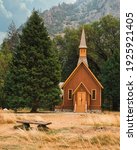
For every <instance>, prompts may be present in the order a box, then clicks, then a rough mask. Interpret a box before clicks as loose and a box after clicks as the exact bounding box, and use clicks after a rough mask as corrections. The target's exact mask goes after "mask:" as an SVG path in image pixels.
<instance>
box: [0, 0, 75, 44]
mask: <svg viewBox="0 0 137 150" xmlns="http://www.w3.org/2000/svg"><path fill="white" fill-rule="evenodd" d="M75 1H76V0H0V44H1V43H2V41H3V39H4V37H6V35H7V31H8V27H9V25H10V24H11V22H12V20H13V21H14V23H15V25H16V27H17V28H18V27H19V26H20V25H21V24H23V23H24V22H25V21H26V20H27V18H28V17H29V16H30V15H31V12H32V10H33V8H35V9H36V10H40V11H41V12H42V11H44V10H47V9H50V8H51V7H53V6H56V5H58V4H59V3H62V2H66V3H74V2H75Z"/></svg>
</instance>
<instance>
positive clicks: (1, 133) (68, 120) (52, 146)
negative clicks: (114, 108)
mask: <svg viewBox="0 0 137 150" xmlns="http://www.w3.org/2000/svg"><path fill="white" fill-rule="evenodd" d="M17 120H36V121H45V122H52V124H51V125H49V126H48V127H49V129H48V130H47V131H39V130H38V129H37V127H36V125H31V126H32V129H31V130H29V131H26V130H23V129H14V126H16V125H17V123H16V121H17ZM110 149H111V150H119V149H120V114H119V112H102V113H67V112H65V113H63V112H58V113H57V112H56V113H35V114H34V113H13V112H9V111H7V112H5V111H2V110H0V150H110Z"/></svg>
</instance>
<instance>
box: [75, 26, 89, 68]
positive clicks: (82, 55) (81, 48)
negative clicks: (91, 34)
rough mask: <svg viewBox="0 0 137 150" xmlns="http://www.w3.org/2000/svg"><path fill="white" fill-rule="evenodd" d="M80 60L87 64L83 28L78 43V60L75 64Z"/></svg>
mask: <svg viewBox="0 0 137 150" xmlns="http://www.w3.org/2000/svg"><path fill="white" fill-rule="evenodd" d="M81 62H84V63H85V64H86V65H87V66H88V62H87V44H86V38H85V31H84V28H83V29H82V34H81V41H80V45H79V60H78V64H77V65H79V64H80V63H81Z"/></svg>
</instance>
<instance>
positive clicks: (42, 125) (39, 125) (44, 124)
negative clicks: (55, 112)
mask: <svg viewBox="0 0 137 150" xmlns="http://www.w3.org/2000/svg"><path fill="white" fill-rule="evenodd" d="M16 122H17V123H22V125H21V126H17V127H21V128H23V129H26V130H29V129H30V128H31V127H30V124H36V125H37V128H38V129H40V130H44V129H48V127H47V125H50V124H52V123H51V122H44V121H30V120H17V121H16Z"/></svg>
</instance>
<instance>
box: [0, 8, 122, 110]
mask: <svg viewBox="0 0 137 150" xmlns="http://www.w3.org/2000/svg"><path fill="white" fill-rule="evenodd" d="M83 26H84V29H85V33H86V42H87V47H88V49H87V59H88V64H89V68H90V69H91V70H92V72H93V73H94V74H95V75H96V77H97V78H98V79H99V81H100V82H101V83H102V85H103V86H104V90H103V95H102V100H103V103H102V108H109V109H112V110H119V105H120V21H119V19H117V18H114V17H113V16H110V15H108V16H105V17H103V18H101V19H100V20H99V21H95V22H93V23H91V24H85V25H82V26H80V27H79V28H78V29H72V28H71V29H69V28H67V29H65V31H64V34H63V35H57V36H55V37H54V38H53V39H51V38H50V37H49V34H48V32H47V29H46V27H45V25H44V22H43V20H42V18H41V17H40V15H39V13H38V12H37V11H35V10H34V11H33V12H32V15H31V16H30V18H29V19H28V20H27V22H26V24H25V26H24V28H23V30H22V33H21V34H19V33H18V30H17V29H16V26H15V24H14V22H12V23H11V24H10V26H9V29H8V37H7V38H5V39H4V41H3V43H2V44H1V47H0V107H2V108H5V107H7V108H12V109H18V108H23V107H29V108H31V111H32V112H35V111H37V109H38V108H48V109H50V110H54V108H55V105H58V104H60V103H61V102H62V100H61V98H60V94H61V92H60V89H59V86H58V84H59V82H61V81H62V82H63V81H65V79H66V78H67V77H68V76H69V75H70V73H71V72H72V71H73V70H74V68H75V67H76V66H77V61H78V57H79V48H78V47H79V43H80V36H81V30H82V28H83Z"/></svg>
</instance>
